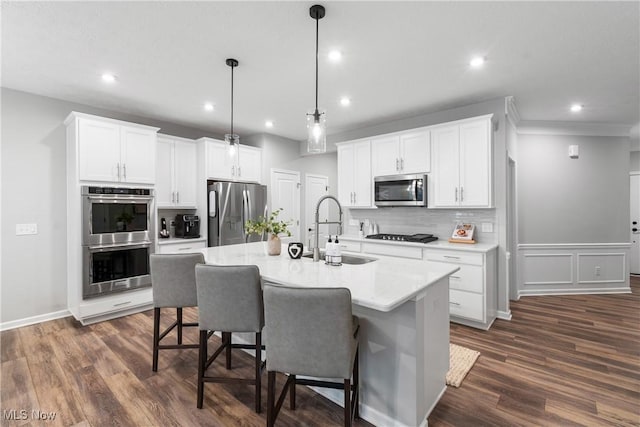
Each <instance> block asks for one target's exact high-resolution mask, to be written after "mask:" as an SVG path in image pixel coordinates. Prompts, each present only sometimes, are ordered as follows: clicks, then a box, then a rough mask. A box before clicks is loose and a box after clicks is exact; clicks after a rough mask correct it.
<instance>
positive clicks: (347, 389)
mask: <svg viewBox="0 0 640 427" xmlns="http://www.w3.org/2000/svg"><path fill="white" fill-rule="evenodd" d="M344 425H345V427H351V380H350V379H345V380H344Z"/></svg>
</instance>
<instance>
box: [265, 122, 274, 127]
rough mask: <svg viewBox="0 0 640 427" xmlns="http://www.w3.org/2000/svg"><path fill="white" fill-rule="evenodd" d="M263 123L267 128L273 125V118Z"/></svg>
mask: <svg viewBox="0 0 640 427" xmlns="http://www.w3.org/2000/svg"><path fill="white" fill-rule="evenodd" d="M264 125H265V126H266V127H268V128H272V127H273V120H267V121H266V122H264Z"/></svg>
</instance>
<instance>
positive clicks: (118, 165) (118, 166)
mask: <svg viewBox="0 0 640 427" xmlns="http://www.w3.org/2000/svg"><path fill="white" fill-rule="evenodd" d="M116 167H117V168H118V181H120V163H117V166H116Z"/></svg>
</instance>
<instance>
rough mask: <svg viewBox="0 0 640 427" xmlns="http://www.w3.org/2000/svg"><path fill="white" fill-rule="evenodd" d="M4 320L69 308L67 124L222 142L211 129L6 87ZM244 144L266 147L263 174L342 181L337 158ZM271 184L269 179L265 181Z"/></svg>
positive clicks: (278, 141) (292, 147)
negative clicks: (113, 123)
mask: <svg viewBox="0 0 640 427" xmlns="http://www.w3.org/2000/svg"><path fill="white" fill-rule="evenodd" d="M1 96H2V99H1V103H2V147H1V156H0V157H1V181H2V194H1V197H0V198H1V204H0V206H1V209H2V210H1V218H2V222H1V224H2V225H1V227H0V230H1V235H2V247H1V248H0V251H1V261H2V270H1V272H0V274H1V280H2V282H1V283H2V288H1V290H0V297H1V298H0V299H1V302H0V322H2V323H4V322H9V321H13V320H18V319H24V318H28V317H32V316H38V315H45V314H49V313H52V312H56V311H60V310H66V307H67V284H66V234H67V231H66V228H67V227H66V185H65V180H66V160H65V153H66V148H65V144H66V134H65V126H64V124H63V121H64V119H65V118H66V117H67V115H68V114H69V113H70V112H71V111H79V112H83V113H88V114H95V115H98V116H103V117H110V118H114V119H119V120H126V121H130V122H134V123H140V124H146V125H150V126H156V127H159V128H161V130H160V132H161V133H164V134H168V135H175V136H180V137H184V138H191V139H197V138H200V137H203V136H209V137H213V138H221V135H218V134H215V132H210V131H207V130H201V129H193V128H188V127H183V126H179V125H175V124H172V123H167V122H162V121H158V120H152V119H149V118H145V117H137V116H130V115H126V114H122V113H119V112H116V111H107V110H102V109H98V108H94V107H91V106H87V105H81V104H75V103H71V102H67V101H62V100H58V99H53V98H46V97H42V96H37V95H32V94H28V93H25V92H19V91H15V90H10V89H5V88H2V92H1ZM260 139H261V137H258V138H243V139H242V143H243V144H248V145H254V146H264V147H265V159H264V163H263V165H264V169H265V173H266V176H269V169H270V168H272V167H280V168H285V169H294V170H300V171H301V172H303V173H304V172H314V173H320V174H323V175H329V177H330V179H331V180H332V182H333V183H335V176H336V172H335V171H336V165H335V163H336V160H335V154H327V155H323V156H318V157H317V158H305V159H299V158H298V144H297V141H296V142H292V141H290V140H286V139H284V138H279V137H275V136H271V135H269V136H268V137H267V136H265V138H264V139H265V141H263V144H260V143H259V142H260ZM265 182H267V183H268V179H267V181H265ZM19 223H36V224H37V225H38V234H37V235H33V236H16V235H15V225H16V224H19Z"/></svg>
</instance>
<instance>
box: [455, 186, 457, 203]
mask: <svg viewBox="0 0 640 427" xmlns="http://www.w3.org/2000/svg"><path fill="white" fill-rule="evenodd" d="M455 201H456V202H457V201H458V187H456V200H455Z"/></svg>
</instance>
